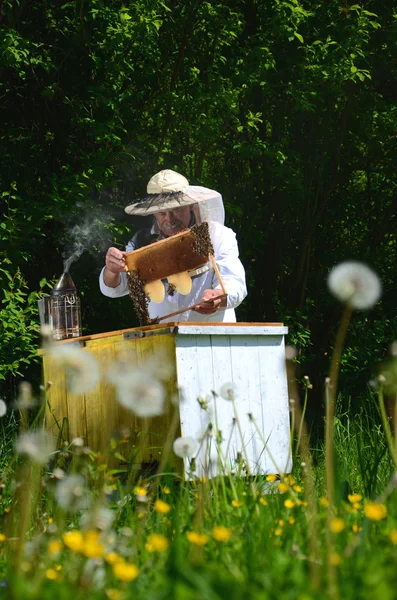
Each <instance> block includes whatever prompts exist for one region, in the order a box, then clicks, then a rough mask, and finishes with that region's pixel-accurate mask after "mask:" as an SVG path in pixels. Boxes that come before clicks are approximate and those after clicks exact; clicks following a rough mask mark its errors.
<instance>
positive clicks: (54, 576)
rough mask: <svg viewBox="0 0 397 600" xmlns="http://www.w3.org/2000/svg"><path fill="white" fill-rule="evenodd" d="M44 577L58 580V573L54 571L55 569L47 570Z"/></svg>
mask: <svg viewBox="0 0 397 600" xmlns="http://www.w3.org/2000/svg"><path fill="white" fill-rule="evenodd" d="M45 576H46V577H47V579H52V580H55V579H58V573H57V572H56V571H55V569H47V570H46V572H45Z"/></svg>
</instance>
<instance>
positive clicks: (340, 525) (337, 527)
mask: <svg viewBox="0 0 397 600" xmlns="http://www.w3.org/2000/svg"><path fill="white" fill-rule="evenodd" d="M344 528H345V522H344V520H343V519H340V518H336V519H332V521H331V523H330V530H331V531H332V533H341V531H343V530H344Z"/></svg>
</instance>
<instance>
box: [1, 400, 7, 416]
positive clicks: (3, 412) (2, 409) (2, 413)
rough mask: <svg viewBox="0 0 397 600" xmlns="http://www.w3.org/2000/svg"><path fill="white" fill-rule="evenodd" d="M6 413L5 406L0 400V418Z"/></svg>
mask: <svg viewBox="0 0 397 600" xmlns="http://www.w3.org/2000/svg"><path fill="white" fill-rule="evenodd" d="M6 412H7V404H6V403H5V402H4V400H0V417H4V415H5V414H6Z"/></svg>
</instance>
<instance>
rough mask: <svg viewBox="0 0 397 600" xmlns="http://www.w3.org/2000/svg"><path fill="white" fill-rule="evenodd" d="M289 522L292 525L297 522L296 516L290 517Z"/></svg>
mask: <svg viewBox="0 0 397 600" xmlns="http://www.w3.org/2000/svg"><path fill="white" fill-rule="evenodd" d="M288 523H289V524H290V525H293V524H294V523H295V519H294V517H290V518H289V519H288Z"/></svg>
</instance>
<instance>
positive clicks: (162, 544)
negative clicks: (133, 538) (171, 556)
mask: <svg viewBox="0 0 397 600" xmlns="http://www.w3.org/2000/svg"><path fill="white" fill-rule="evenodd" d="M169 545H170V543H169V541H168V539H167V538H166V537H165V536H164V535H161V534H160V533H152V534H151V535H149V537H148V539H147V543H146V544H145V548H146V550H148V551H149V552H165V551H166V550H168V548H169Z"/></svg>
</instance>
